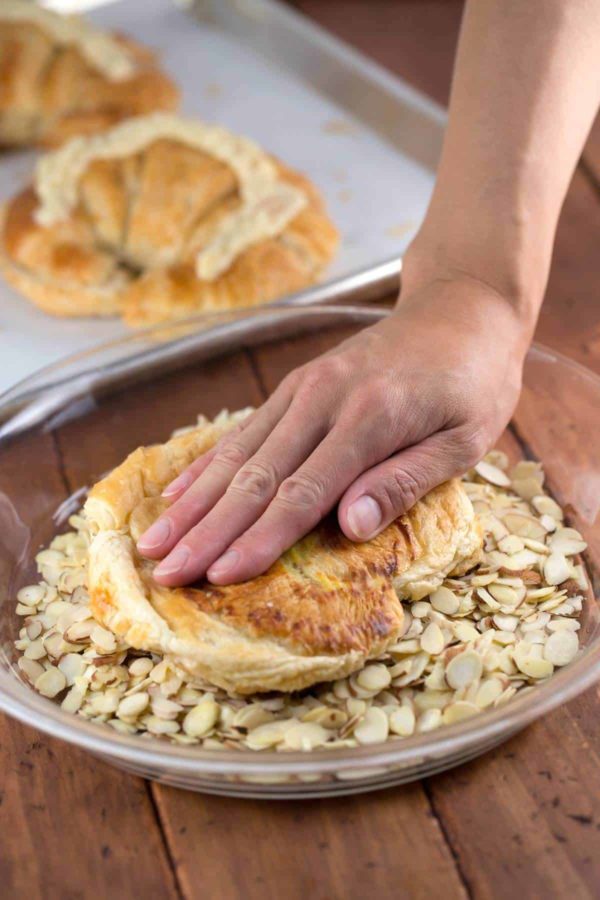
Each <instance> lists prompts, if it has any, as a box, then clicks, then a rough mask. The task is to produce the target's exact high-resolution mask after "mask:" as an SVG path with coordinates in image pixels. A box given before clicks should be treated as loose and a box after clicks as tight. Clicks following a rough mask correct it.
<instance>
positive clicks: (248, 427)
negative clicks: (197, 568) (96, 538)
mask: <svg viewBox="0 0 600 900" xmlns="http://www.w3.org/2000/svg"><path fill="white" fill-rule="evenodd" d="M288 404H289V396H287V395H286V394H284V393H283V392H281V393H280V394H278V393H277V392H275V394H273V396H272V397H271V398H269V400H268V401H267V402H266V403H265V404H264V406H262V407H261V408H260V409H259V410H257V412H256V414H255V415H254V416H252V417H251V419H250V420H249V421H248V423H247V424H245V423H244V424H243V426H242V428H241V429H235V430H234V431H232V432H230V433H228V434H226V435H224V436H223V438H221V440H220V441H219V442H218V443H217V444H216V445H215V446H214V447H213V448H212V449H211V450H210V451H209V452H208V453H207V454H203V456H201V457H199V458H198V459H197V460H195V462H194V463H192V465H191V466H190V467H188V469H186V471H185V472H184V473H183V475H187V473H188V472H189V471H190V470H191V469H193V470H194V471H195V472H198V476H197V477H196V478H195V480H193V481H192V483H191V484H190V485H189V486H188V488H187V490H186V489H185V488H183V491H182V492H179V496H178V497H177V499H175V501H174V502H173V503H172V504H171V506H170V507H169V509H168V510H167V511H166V512H165V513H163V515H162V516H159V518H158V519H157V520H156V522H154V524H153V525H152V526H151V527H150V528H149V529H148V530H147V531H145V532H144V534H143V535H142V536H141V537H140V539H139V541H138V544H137V546H138V550H139V551H140V553H142V554H144V556H147V557H149V558H150V559H161V558H162V557H163V556H165V554H167V553H169V552H170V551H171V549H172V548H173V547H174V546H175V544H176V543H177V542H178V541H179V540H180V539H181V537H183V535H184V534H185V533H186V531H189V529H190V528H192V527H193V526H194V525H195V524H196V523H197V522H199V521H200V520H201V519H202V518H203V517H204V516H205V515H206V514H207V512H209V510H211V509H212V508H213V506H214V505H215V503H217V501H218V500H219V499H220V498H221V497H222V496H223V494H224V493H225V491H226V489H227V487H228V485H229V483H230V482H231V480H232V478H233V477H234V475H235V474H236V473H237V472H238V471H239V469H240V468H241V467H242V465H243V464H244V462H246V461H247V460H248V459H249V458H250V457H251V456H252V455H253V454H254V453H255V451H256V450H257V449H258V448H259V447H260V446H261V445H262V444H263V442H264V441H265V439H266V438H267V436H268V435H269V434H270V432H271V431H272V429H273V427H274V426H275V424H276V423H277V422H278V421H279V419H280V418H281V417H282V415H283V414H284V413H285V410H286V407H287V405H288ZM244 425H245V427H244ZM174 484H175V482H172V483H171V485H170V487H173V485H174Z"/></svg>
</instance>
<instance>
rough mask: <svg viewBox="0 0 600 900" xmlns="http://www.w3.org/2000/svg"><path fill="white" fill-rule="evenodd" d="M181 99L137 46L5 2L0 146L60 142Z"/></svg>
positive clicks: (0, 14)
mask: <svg viewBox="0 0 600 900" xmlns="http://www.w3.org/2000/svg"><path fill="white" fill-rule="evenodd" d="M178 101H179V92H178V90H177V88H176V87H175V85H174V83H173V82H172V81H171V80H170V78H168V77H167V75H165V73H164V72H162V71H161V70H160V69H159V67H158V66H157V64H156V60H155V57H154V54H152V53H151V52H150V51H149V50H147V49H145V48H144V47H141V46H140V45H139V44H136V43H135V42H134V41H132V40H129V39H127V38H124V37H122V36H120V35H113V34H109V33H107V32H103V31H100V30H99V29H97V28H95V27H93V26H92V25H90V24H89V23H88V22H86V21H85V20H83V19H80V18H75V17H72V16H61V15H59V14H58V13H55V12H51V11H50V10H47V9H44V8H42V7H40V6H39V5H38V4H36V3H33V2H31V0H1V2H0V146H21V145H27V144H40V143H41V144H54V145H56V144H59V143H62V142H63V141H65V140H67V139H68V138H70V137H73V136H74V135H77V134H90V133H92V132H96V131H101V130H103V129H105V128H108V127H110V126H111V125H114V124H115V123H116V122H119V121H120V120H122V119H124V118H127V117H128V116H135V115H141V114H142V113H147V112H151V111H154V110H171V109H175V108H176V107H177V105H178Z"/></svg>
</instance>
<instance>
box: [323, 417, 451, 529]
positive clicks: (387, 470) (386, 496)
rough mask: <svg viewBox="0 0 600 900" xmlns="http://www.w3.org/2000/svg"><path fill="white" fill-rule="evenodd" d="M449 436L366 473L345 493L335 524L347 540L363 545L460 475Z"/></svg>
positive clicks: (431, 440)
mask: <svg viewBox="0 0 600 900" xmlns="http://www.w3.org/2000/svg"><path fill="white" fill-rule="evenodd" d="M460 468H461V467H460V461H459V456H458V454H457V452H456V451H455V448H454V447H453V437H452V432H451V431H447V432H438V433H437V434H434V435H432V436H431V437H428V438H426V439H425V440H424V441H422V442H421V443H420V444H416V445H415V446H412V447H408V448H407V449H406V450H402V451H401V452H400V453H397V454H395V455H394V456H391V457H390V458H389V459H386V460H385V461H384V462H382V463H379V465H377V466H374V467H373V468H372V469H369V471H367V472H365V473H364V474H363V475H361V476H360V478H358V479H357V480H356V481H355V482H354V484H352V485H351V486H350V487H349V488H348V490H347V491H346V492H345V494H344V496H343V498H342V500H341V501H340V504H339V508H338V520H339V523H340V527H341V529H342V531H343V532H344V534H345V535H346V537H348V538H350V539H351V540H354V541H366V540H369V539H370V538H372V537H375V536H376V535H377V534H379V532H381V531H383V529H384V528H386V527H387V526H388V525H389V524H390V522H393V521H394V519H397V518H398V516H401V515H403V514H404V513H405V512H407V510H409V509H410V508H411V507H412V506H414V504H415V503H416V502H417V500H420V499H421V497H423V496H424V495H425V494H426V493H428V491H430V490H432V489H433V488H434V487H437V485H438V484H441V483H442V482H443V481H447V480H448V478H452V477H453V476H454V475H457V474H459V472H460Z"/></svg>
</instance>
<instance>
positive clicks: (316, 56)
mask: <svg viewBox="0 0 600 900" xmlns="http://www.w3.org/2000/svg"><path fill="white" fill-rule="evenodd" d="M78 2H84V3H85V6H86V8H89V6H90V0H52V2H49V3H48V4H47V5H51V6H54V7H60V6H63V8H68V9H69V11H72V10H73V9H74V8H76V6H77V4H78ZM89 15H90V17H91V18H92V19H93V20H95V21H97V22H98V23H99V24H101V25H102V26H104V27H108V28H116V29H120V30H123V31H125V32H128V33H130V34H132V35H134V36H135V37H136V38H138V39H139V40H140V41H143V42H145V43H147V44H148V45H150V46H152V47H154V48H156V49H157V50H158V51H159V53H160V54H161V57H162V60H163V63H164V65H165V67H166V69H167V70H168V71H169V72H170V73H171V74H172V75H173V76H174V78H175V79H176V80H177V81H178V83H179V84H180V86H181V89H182V98H183V100H182V109H183V112H184V113H186V114H190V115H196V116H200V117H202V118H204V119H207V120H209V121H216V122H220V123H221V124H224V125H225V126H227V127H229V128H231V129H232V130H234V131H239V132H241V133H243V134H247V135H249V136H251V137H253V138H254V139H256V140H257V141H258V142H259V143H260V144H261V145H262V146H264V147H265V148H267V149H269V150H270V151H271V152H273V153H275V154H276V155H278V156H280V157H281V158H282V159H283V160H285V161H286V163H288V164H290V165H291V166H294V167H296V168H298V169H300V170H301V171H303V172H305V173H307V174H308V175H309V176H310V177H311V178H312V179H313V181H314V182H315V183H316V184H317V185H318V187H319V188H320V190H321V191H322V193H323V194H324V196H325V199H326V203H327V206H328V208H329V210H330V213H331V215H332V217H333V219H334V220H335V222H336V224H337V225H338V227H339V229H340V232H341V237H342V241H341V247H340V252H339V254H338V256H337V259H336V260H335V261H334V262H333V263H332V265H331V266H330V268H329V269H328V271H327V272H326V273H325V275H324V278H323V282H324V283H323V284H321V285H319V286H318V287H317V288H315V289H312V290H309V291H305V292H302V293H300V294H298V295H295V296H294V297H292V298H290V302H293V303H313V302H327V301H330V300H332V299H349V298H352V299H357V298H358V297H361V296H367V295H371V296H372V295H375V294H377V292H379V293H381V291H382V290H383V288H384V287H386V288H391V287H392V286H393V285H394V284H395V283H396V282H397V278H398V272H399V267H400V262H399V261H400V257H401V254H402V252H403V250H404V249H405V247H406V246H407V244H408V243H409V241H410V239H411V238H412V236H413V234H414V233H415V231H416V229H417V227H418V224H419V222H420V221H421V218H422V216H423V213H424V211H425V209H426V206H427V203H428V200H429V196H430V193H431V189H432V186H433V179H434V174H433V173H434V169H435V164H436V161H437V158H438V155H439V150H440V147H441V140H442V135H443V127H444V113H443V112H442V110H441V109H440V108H438V107H437V106H436V105H435V104H434V103H432V102H431V101H429V100H428V99H427V98H425V97H423V96H422V95H421V94H419V93H418V92H416V91H415V90H413V89H412V88H410V87H409V86H408V85H406V84H404V83H403V82H402V81H401V80H400V79H398V78H396V77H394V76H392V75H390V74H389V73H388V72H386V71H385V70H383V69H381V68H380V67H379V66H377V65H375V64H374V63H372V62H371V61H369V60H368V59H367V58H365V57H363V56H362V55H361V54H359V53H357V52H355V51H354V50H352V49H350V48H349V47H347V46H346V45H345V44H343V43H342V42H341V41H339V40H337V39H335V38H334V37H332V36H331V35H329V34H328V33H326V32H325V31H323V30H322V29H320V28H319V27H318V26H316V25H314V24H313V23H312V22H310V21H309V20H308V19H306V18H304V17H303V16H300V15H299V14H298V13H296V12H295V11H294V10H292V9H290V8H289V7H287V6H285V5H284V4H281V3H278V2H275V0H197V2H192V0H190V2H188V3H184V4H183V5H182V4H181V3H179V4H174V3H173V2H172V0H117V2H112V3H106V2H103V3H102V5H101V6H100V7H99V8H97V9H93V10H92V11H91V12H90V13H89ZM33 162H34V155H33V154H30V153H26V154H22V153H18V154H6V155H4V156H3V157H1V158H0V202H4V201H5V200H6V199H7V197H9V196H10V195H11V194H12V193H13V191H14V190H15V188H16V187H18V186H19V185H20V184H22V183H24V182H25V181H26V179H27V178H28V176H29V174H30V172H31V168H32V166H33ZM126 333H127V330H126V329H125V327H124V326H123V325H122V324H121V323H120V322H119V321H116V320H111V321H101V320H91V319H85V320H73V319H72V320H65V319H54V318H51V317H48V316H46V315H45V314H44V313H42V312H40V311H38V310H37V309H35V308H34V307H33V306H31V304H29V303H28V302H27V301H24V300H23V299H22V298H21V297H19V296H18V295H17V294H16V293H15V292H14V291H12V290H11V289H9V288H8V287H7V286H5V285H0V358H1V359H2V363H3V365H2V367H1V369H0V390H5V389H6V388H8V387H9V386H10V385H12V384H14V383H15V382H16V381H18V380H20V379H21V378H23V377H25V376H26V375H28V374H30V373H31V372H32V371H34V370H35V369H37V368H39V367H40V366H42V365H46V364H48V363H51V362H53V361H55V360H56V359H59V358H60V357H61V356H63V355H65V354H67V353H73V352H74V351H78V350H82V349H85V348H87V347H90V346H92V345H94V344H96V343H99V342H102V341H106V340H111V339H114V338H118V337H121V336H123V335H124V334H126Z"/></svg>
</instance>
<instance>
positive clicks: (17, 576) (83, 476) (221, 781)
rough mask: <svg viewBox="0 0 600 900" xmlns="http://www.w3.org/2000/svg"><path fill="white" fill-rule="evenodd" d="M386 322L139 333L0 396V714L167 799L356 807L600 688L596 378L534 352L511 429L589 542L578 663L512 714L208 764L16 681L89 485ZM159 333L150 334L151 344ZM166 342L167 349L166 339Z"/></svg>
mask: <svg viewBox="0 0 600 900" xmlns="http://www.w3.org/2000/svg"><path fill="white" fill-rule="evenodd" d="M387 314H388V313H387V311H385V310H381V309H374V308H359V307H311V308H296V309H293V308H290V307H285V306H281V307H271V308H269V309H268V310H266V309H262V310H261V309H257V310H252V311H246V312H243V313H241V314H236V315H229V314H228V315H220V316H219V315H217V316H205V317H202V318H200V319H197V320H195V321H194V322H193V323H189V324H188V325H186V326H185V327H183V329H182V331H179V332H178V333H179V335H180V336H179V337H174V334H175V333H174V332H171V333H170V334H169V333H166V332H164V330H163V333H162V334H160V335H158V336H159V337H161V338H162V340H161V341H160V342H157V340H156V337H157V333H156V332H150V333H146V334H144V333H142V334H137V335H134V336H132V337H130V338H127V339H125V340H122V341H118V342H115V343H112V344H107V345H103V346H101V347H98V348H96V349H94V350H92V351H89V352H87V353H82V354H78V355H77V356H76V357H72V358H70V359H67V360H65V361H64V362H63V363H60V364H58V365H55V366H52V367H50V368H49V369H45V370H43V371H41V372H40V373H38V374H37V375H35V376H32V377H31V378H30V379H27V380H26V381H25V382H21V384H19V385H17V386H16V387H15V388H14V389H13V390H12V391H10V392H9V393H7V394H5V395H4V396H3V397H2V398H0V603H1V606H0V611H1V616H0V709H2V710H3V711H4V712H6V713H8V714H9V715H12V716H14V717H16V718H18V719H20V720H21V721H23V722H25V723H27V724H30V725H32V726H34V727H35V728H37V729H38V730H41V731H44V732H46V733H48V734H50V735H53V736H55V737H58V738H61V739H63V740H67V741H69V742H71V743H74V744H76V745H78V746H81V747H83V748H85V749H87V750H88V751H90V752H92V753H94V754H96V755H98V756H100V757H102V758H104V759H106V760H107V761H109V762H111V763H112V764H114V765H117V766H120V767H121V768H123V769H126V770H127V771H131V772H135V773H137V774H141V775H144V776H146V777H149V778H154V779H157V780H160V781H162V782H164V783H168V784H172V785H175V786H179V787H183V788H188V789H192V790H199V791H205V792H211V793H219V794H232V795H238V796H254V797H281V798H283V797H309V796H324V795H334V794H343V793H355V792H361V791H368V790H373V789H376V788H381V787H386V786H390V785H393V784H399V783H402V782H406V781H410V780H413V779H416V778H420V777H423V776H425V775H430V774H432V773H434V772H438V771H441V770H443V769H447V768H449V767H451V766H454V765H458V764H459V763H461V762H465V761H466V760H469V759H471V758H473V757H474V756H477V755H479V754H481V753H483V752H485V751H486V750H488V749H490V748H491V747H493V746H495V745H496V744H498V743H500V742H501V741H504V740H506V739H507V738H508V737H509V736H510V735H512V734H514V733H515V732H516V731H518V730H520V729H522V728H523V727H524V726H526V725H527V724H529V723H530V722H532V721H533V720H534V719H536V718H538V717H539V716H541V715H542V714H544V713H545V712H547V711H549V710H551V709H552V708H554V707H555V706H557V705H559V704H560V703H563V702H565V701H566V700H568V699H570V698H572V697H573V696H575V695H576V694H578V693H580V692H581V691H582V690H584V689H585V688H586V687H588V686H590V685H591V684H592V683H593V682H594V681H595V680H596V679H597V678H599V677H600V614H599V610H598V605H597V600H598V598H599V597H600V583H599V580H598V575H597V573H598V565H599V563H600V524H599V523H598V521H596V520H597V512H598V506H599V504H600V462H599V461H598V459H597V454H596V448H597V447H598V445H599V443H600V419H599V413H598V410H600V379H599V378H597V377H596V376H594V375H593V374H592V373H590V372H588V371H587V370H585V369H584V368H582V367H581V366H578V365H576V364H574V363H572V362H570V361H569V360H567V359H565V358H564V357H561V356H560V355H559V354H556V353H554V352H552V351H549V350H546V349H544V348H542V347H539V346H535V347H534V348H532V350H531V351H530V353H529V355H528V358H527V363H526V368H525V380H524V389H523V394H522V397H521V401H520V404H519V407H518V409H517V411H516V413H515V417H514V420H513V423H512V425H511V429H510V439H511V440H512V441H513V442H514V441H515V440H518V441H520V442H521V446H522V447H526V448H527V450H528V452H529V453H531V454H533V455H534V456H535V457H537V458H540V459H541V460H542V461H543V463H544V467H545V470H546V473H547V479H548V485H549V489H550V491H551V492H552V493H553V494H554V495H555V496H556V497H557V499H558V500H559V502H560V503H561V504H562V505H564V506H566V508H567V513H568V516H569V519H570V520H571V522H572V523H573V524H574V525H575V526H576V527H577V528H578V529H579V530H580V531H581V532H582V534H583V536H584V537H585V539H586V540H587V542H588V544H589V549H588V551H586V560H585V561H586V563H587V566H588V570H589V571H590V573H591V575H592V579H593V593H594V599H591V600H590V601H589V602H588V603H586V605H585V607H584V612H583V615H582V628H581V633H580V634H581V644H582V646H583V648H584V649H583V652H582V653H581V654H580V656H579V657H578V658H577V659H576V660H575V661H574V662H573V663H571V664H570V665H569V666H567V667H565V668H564V669H562V670H560V671H559V672H557V673H556V674H555V675H554V676H553V677H552V678H551V679H550V680H549V681H548V682H545V683H543V684H541V685H539V686H537V687H535V688H534V689H532V690H529V691H524V692H522V693H520V694H518V695H517V696H516V697H515V698H514V699H513V700H511V701H510V702H509V703H508V704H507V705H506V706H502V707H500V708H498V709H495V710H493V711H491V712H485V713H481V714H480V715H477V716H475V717H473V718H471V719H468V720H465V721H463V722H461V723H458V724H456V725H452V726H448V727H443V728H440V729H439V730H437V731H435V732H430V733H427V734H421V735H415V736H413V737H410V738H403V739H399V740H393V741H388V742H387V743H384V744H380V745H374V746H368V747H358V748H347V749H341V750H340V749H338V750H331V751H312V752H310V753H299V752H286V753H276V752H261V753H255V752H252V751H229V750H222V751H205V750H202V749H199V748H198V747H183V746H175V745H171V744H168V743H166V742H164V741H161V740H159V739H151V740H142V739H140V738H139V737H136V736H127V735H119V734H117V733H115V732H113V731H112V730H111V729H109V728H108V727H107V726H102V725H98V724H94V723H91V722H88V721H86V720H85V719H83V718H81V717H78V716H75V715H72V714H69V713H66V712H63V711H62V710H61V709H60V707H59V706H58V705H57V704H56V703H53V702H52V701H51V700H47V699H45V698H43V697H41V696H40V695H38V694H37V693H35V691H34V690H33V689H32V688H31V687H29V686H28V685H27V684H25V683H24V682H23V680H22V679H21V676H20V673H19V672H18V670H17V669H16V667H15V663H16V651H15V650H14V647H13V641H14V640H15V638H16V637H17V635H18V631H19V628H20V624H21V623H20V620H19V618H18V617H17V616H16V614H15V596H16V592H17V591H18V589H19V588H20V587H22V586H24V585H25V584H30V583H33V582H35V581H37V579H38V576H37V572H36V567H35V555H36V553H37V552H38V551H39V549H40V547H41V546H45V545H47V544H48V543H49V541H50V540H51V539H52V537H53V536H54V535H55V534H58V533H61V532H63V531H65V530H67V528H68V525H67V520H68V517H69V515H70V514H71V513H72V512H74V511H75V510H76V509H77V508H78V507H79V506H80V505H81V503H82V502H83V498H84V493H85V488H86V486H88V485H90V484H92V483H93V482H94V481H96V480H97V479H98V478H99V477H100V476H101V475H103V474H104V473H105V472H106V471H107V470H109V469H110V468H112V467H113V466H114V465H116V464H118V463H119V462H121V461H122V459H123V458H124V457H125V456H126V455H127V453H129V452H130V451H131V450H133V449H135V448H136V447H137V446H139V445H140V444H147V443H153V442H161V441H164V440H165V439H166V438H167V437H168V436H169V435H170V433H171V432H172V431H173V430H174V429H175V428H179V427H182V426H185V425H188V424H191V423H193V422H194V421H195V419H196V416H197V415H198V413H200V412H201V413H204V414H205V415H207V416H214V415H216V414H217V413H218V412H219V411H220V410H221V409H222V408H223V407H227V408H229V409H230V410H235V409H239V408H241V407H244V406H248V405H257V404H259V403H261V401H262V400H263V399H264V398H265V397H266V396H267V394H268V393H270V392H271V391H272V390H273V389H274V388H275V386H276V385H277V383H278V382H279V381H280V380H281V378H283V377H284V376H285V375H286V374H287V373H288V372H289V371H290V370H291V369H293V368H295V367H296V366H298V365H301V364H302V363H305V362H307V361H308V360H310V359H312V358H314V357H315V356H317V355H319V354H320V353H322V352H323V351H325V350H326V349H328V348H329V347H331V346H333V345H334V344H336V343H338V342H339V341H340V340H341V339H343V338H345V337H347V336H349V335H351V334H352V333H355V332H356V331H357V330H358V329H360V328H364V327H366V326H368V325H370V324H373V323H374V322H376V321H378V320H379V319H381V318H382V317H384V316H386V315H387ZM158 331H160V329H159V330H158ZM169 337H170V338H171V340H168V338H169Z"/></svg>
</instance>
